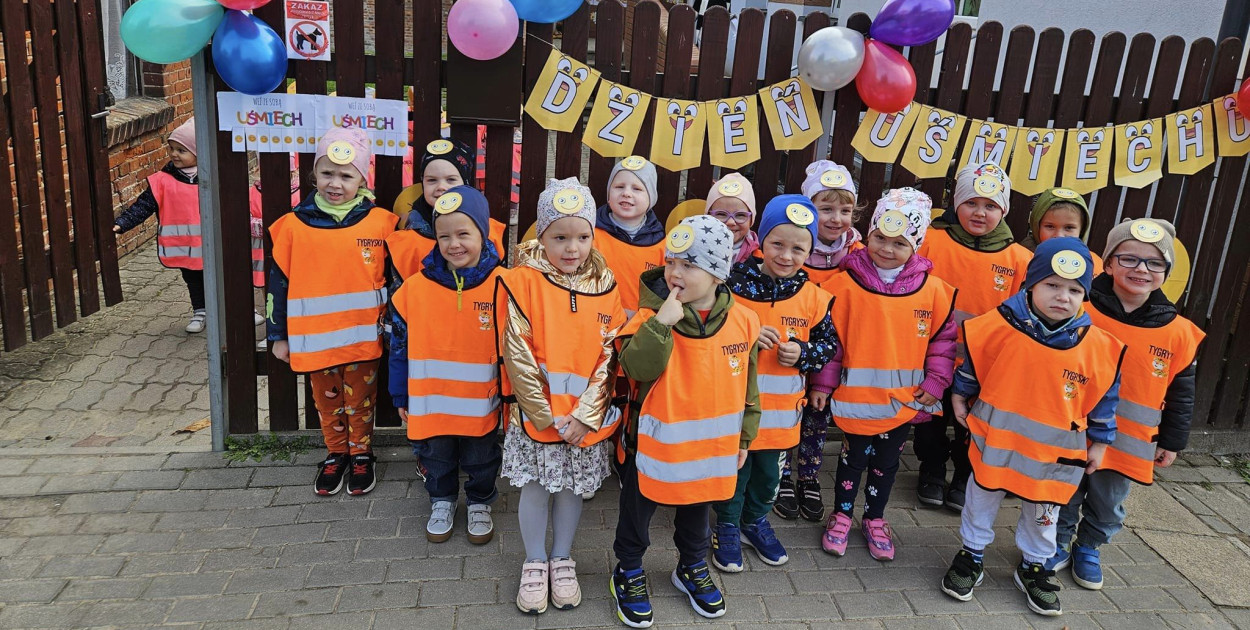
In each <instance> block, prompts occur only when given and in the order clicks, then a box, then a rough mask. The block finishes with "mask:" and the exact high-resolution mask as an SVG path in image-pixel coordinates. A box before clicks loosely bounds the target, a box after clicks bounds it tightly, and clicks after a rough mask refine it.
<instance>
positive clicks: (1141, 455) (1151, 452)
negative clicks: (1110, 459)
mask: <svg viewBox="0 0 1250 630" xmlns="http://www.w3.org/2000/svg"><path fill="white" fill-rule="evenodd" d="M1155 446H1156V444H1155V443H1154V442H1147V441H1145V440H1141V439H1138V438H1136V437H1133V436H1131V435H1129V434H1127V433H1121V432H1118V431H1117V432H1116V434H1115V442H1114V443H1112V444H1111V445H1110V446H1109V447H1108V449H1107V450H1108V451H1110V450H1112V449H1114V450H1117V451H1121V452H1123V453H1124V454H1126V455H1129V456H1131V457H1136V458H1137V459H1142V460H1149V461H1152V462H1153V461H1154V458H1155Z"/></svg>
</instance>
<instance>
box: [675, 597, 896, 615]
mask: <svg viewBox="0 0 1250 630" xmlns="http://www.w3.org/2000/svg"><path fill="white" fill-rule="evenodd" d="M847 595H852V593H838V596H847ZM900 599H901V598H900ZM687 605H688V604H687ZM906 605H907V603H906V602H903V606H906ZM764 607H765V608H766V609H767V611H768V619H770V620H787V619H809V620H819V619H835V620H836V619H842V618H843V617H842V615H841V613H839V612H838V607H837V606H836V605H834V603H833V600H832V599H830V596H829V595H821V594H809V595H783V596H778V597H771V596H770V597H766V598H764Z"/></svg>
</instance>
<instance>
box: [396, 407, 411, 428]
mask: <svg viewBox="0 0 1250 630" xmlns="http://www.w3.org/2000/svg"><path fill="white" fill-rule="evenodd" d="M395 411H398V412H399V421H400V422H403V423H404V424H408V410H407V409H405V408H403V407H396V408H395Z"/></svg>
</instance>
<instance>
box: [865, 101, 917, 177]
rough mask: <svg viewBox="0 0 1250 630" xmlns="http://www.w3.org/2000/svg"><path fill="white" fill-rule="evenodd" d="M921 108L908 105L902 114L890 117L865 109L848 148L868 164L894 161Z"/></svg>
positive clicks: (914, 104)
mask: <svg viewBox="0 0 1250 630" xmlns="http://www.w3.org/2000/svg"><path fill="white" fill-rule="evenodd" d="M921 109H922V107H921V106H920V105H917V104H916V103H911V104H909V105H908V106H907V107H905V108H903V111H901V112H896V113H893V114H886V113H882V112H879V111H877V110H875V109H870V110H868V113H866V114H864V121H863V122H861V123H860V124H859V129H858V130H856V131H855V137H854V138H851V146H852V147H854V148H855V150H856V151H859V154H860V155H862V156H864V159H865V160H868V161H869V162H883V163H887V164H888V163H890V162H893V161H894V158H896V157H898V152H899V151H901V150H903V144H904V143H906V142H907V137H908V135H907V134H908V133H909V132H910V131H911V128H912V125H914V124H915V123H916V118H918V117H919V115H920V110H921Z"/></svg>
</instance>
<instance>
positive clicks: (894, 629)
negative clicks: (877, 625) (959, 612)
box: [882, 615, 959, 630]
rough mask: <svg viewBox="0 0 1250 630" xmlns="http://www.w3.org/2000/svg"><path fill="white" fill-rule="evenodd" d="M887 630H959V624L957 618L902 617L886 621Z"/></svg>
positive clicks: (884, 621) (930, 616) (883, 621)
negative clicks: (947, 629)
mask: <svg viewBox="0 0 1250 630" xmlns="http://www.w3.org/2000/svg"><path fill="white" fill-rule="evenodd" d="M882 623H884V624H885V627H886V630H913V629H915V630H943V629H946V628H949V629H950V630H959V623H958V622H957V621H956V618H955V617H938V616H933V615H929V616H925V617H900V618H894V619H884V620H882Z"/></svg>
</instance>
